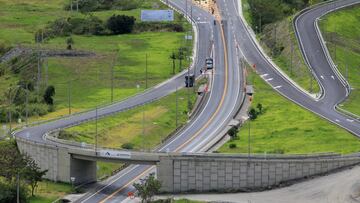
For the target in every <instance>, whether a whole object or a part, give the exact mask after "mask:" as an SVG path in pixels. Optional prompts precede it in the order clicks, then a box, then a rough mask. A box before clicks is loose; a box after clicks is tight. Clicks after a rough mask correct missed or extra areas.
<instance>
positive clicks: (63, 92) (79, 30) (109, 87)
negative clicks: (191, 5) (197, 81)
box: [0, 0, 192, 125]
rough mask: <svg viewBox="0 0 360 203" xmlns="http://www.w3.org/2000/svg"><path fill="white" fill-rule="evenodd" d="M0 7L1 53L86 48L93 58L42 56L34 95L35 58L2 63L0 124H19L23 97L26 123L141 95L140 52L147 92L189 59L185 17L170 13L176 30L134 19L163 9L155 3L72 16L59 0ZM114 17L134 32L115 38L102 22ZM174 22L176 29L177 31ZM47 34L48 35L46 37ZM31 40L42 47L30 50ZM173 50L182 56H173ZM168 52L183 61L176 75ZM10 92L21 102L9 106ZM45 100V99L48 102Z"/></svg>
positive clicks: (1, 0)
mask: <svg viewBox="0 0 360 203" xmlns="http://www.w3.org/2000/svg"><path fill="white" fill-rule="evenodd" d="M73 2H75V1H73ZM113 2H115V1H113ZM122 2H125V1H122ZM132 2H133V1H132ZM0 3H1V5H3V6H2V7H1V8H0V13H1V15H0V22H1V23H0V28H1V29H0V38H1V42H0V44H2V45H4V46H1V47H3V48H1V50H3V51H2V52H6V51H8V49H9V47H12V46H15V45H17V44H22V45H23V46H25V47H26V49H28V48H29V47H30V48H38V46H41V48H42V49H46V50H64V49H67V48H68V49H73V50H74V51H79V50H84V51H87V50H89V51H90V52H91V53H94V54H96V56H91V57H77V58H75V57H63V58H61V57H46V58H45V57H42V59H41V60H40V81H39V84H40V88H39V90H37V89H36V88H37V78H38V74H37V72H38V59H37V57H36V56H33V55H32V54H29V55H28V56H23V57H21V58H20V57H19V58H18V59H15V60H14V61H13V62H11V63H9V64H1V65H0V98H1V99H0V100H1V101H0V117H1V119H2V121H9V120H10V118H9V117H10V116H9V112H11V118H12V121H13V122H15V121H18V118H21V119H22V120H24V119H25V117H26V116H25V114H26V110H25V106H26V105H25V103H24V100H25V98H26V96H25V94H24V92H28V93H29V94H28V98H29V101H28V102H29V104H28V111H29V112H28V115H29V116H32V117H31V118H30V119H29V120H30V121H36V120H45V119H51V118H55V117H58V116H63V115H67V114H69V113H74V112H79V111H83V110H86V109H89V108H94V107H96V106H98V105H103V104H108V103H110V102H111V101H117V100H120V99H124V98H126V97H128V96H130V95H133V94H135V93H137V92H139V91H142V90H144V89H145V87H146V84H145V83H146V82H145V81H146V78H145V66H146V55H148V57H147V58H148V60H147V64H148V69H147V70H148V72H147V76H148V77H147V82H148V83H147V87H151V86H153V85H155V84H158V83H159V82H162V81H164V80H165V79H167V78H169V77H171V76H172V75H173V74H175V73H176V72H178V71H181V70H182V69H183V68H184V67H186V65H188V64H189V63H190V62H191V61H190V60H188V59H189V57H188V56H189V54H191V47H192V41H190V40H184V35H185V33H184V32H179V31H181V29H183V28H186V29H188V28H189V29H190V25H189V24H187V22H186V21H185V19H184V18H183V17H181V16H180V15H179V14H177V13H176V14H175V18H176V20H175V24H176V25H175V27H173V25H171V23H169V24H167V23H149V24H146V23H144V24H143V23H141V22H139V16H140V11H141V10H142V9H154V8H155V9H156V8H159V9H164V8H167V7H166V6H164V5H162V4H161V3H160V2H159V1H157V0H148V1H141V2H140V4H139V6H138V7H136V8H134V9H130V10H128V9H125V8H120V7H116V8H115V7H112V8H111V9H110V10H106V9H105V10H102V9H100V10H97V11H94V12H76V6H75V7H74V9H73V11H68V10H65V9H64V3H65V2H64V1H62V0H54V1H51V2H43V1H40V0H29V1H26V2H25V3H24V2H21V3H19V2H16V1H15V2H14V1H10V0H0ZM79 3H80V1H79ZM117 6H119V4H117ZM115 9H116V10H115ZM113 15H115V16H129V17H131V19H132V18H135V19H136V21H135V25H134V28H133V31H132V33H129V34H121V35H113V34H112V32H111V30H110V29H108V28H107V26H106V24H107V20H108V19H110V18H111V17H112V16H113ZM40 16H41V17H40ZM137 22H138V23H137ZM178 24H179V25H180V28H179V27H177V25H178ZM137 30H139V31H137ZM48 31H49V33H50V34H51V35H53V36H51V37H50V36H48V34H49V33H48ZM169 31H171V32H169ZM173 31H175V32H173ZM102 32H103V33H102ZM13 33H17V34H16V35H14V34H13ZM55 35H56V36H55ZM42 39H46V40H44V41H43V40H42ZM36 41H38V42H39V41H42V42H43V43H40V44H37V45H36V46H35V45H34V43H35V42H36ZM179 50H182V53H184V54H178V53H179V52H180V51H179ZM183 50H186V51H183ZM172 53H176V56H178V55H181V60H182V61H181V62H179V61H178V58H177V57H176V64H175V65H176V66H175V67H176V70H175V69H173V59H171V58H170V55H171V54H172ZM35 55H36V54H35ZM25 59H26V60H25ZM30 59H31V60H30ZM137 85H140V88H139V89H137V88H136V87H137ZM18 86H21V88H18ZM26 86H29V91H26ZM49 86H53V87H54V89H55V94H54V95H53V96H52V102H53V105H49V104H48V103H47V102H46V101H45V99H44V95H45V92H46V89H47V88H48V87H49ZM33 89H34V90H33ZM9 91H11V92H12V94H11V95H12V97H13V95H15V94H18V96H17V97H19V98H21V99H20V100H19V101H21V102H20V103H19V104H11V105H9V101H12V100H10V99H9V98H7V96H6V94H8V92H9ZM17 92H18V93H17ZM46 100H47V101H51V100H48V98H47V99H46ZM69 107H70V108H69ZM13 125H14V123H13Z"/></svg>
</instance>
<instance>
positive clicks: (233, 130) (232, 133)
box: [228, 126, 239, 139]
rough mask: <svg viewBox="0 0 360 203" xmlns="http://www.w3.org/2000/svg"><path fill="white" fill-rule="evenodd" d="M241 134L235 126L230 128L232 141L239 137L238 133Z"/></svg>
mask: <svg viewBox="0 0 360 203" xmlns="http://www.w3.org/2000/svg"><path fill="white" fill-rule="evenodd" d="M238 132H239V130H238V128H237V127H235V126H233V127H231V128H230V130H229V131H228V134H229V136H230V137H231V139H234V138H236V137H237V133H238Z"/></svg>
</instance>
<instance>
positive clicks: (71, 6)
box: [70, 0, 73, 12]
mask: <svg viewBox="0 0 360 203" xmlns="http://www.w3.org/2000/svg"><path fill="white" fill-rule="evenodd" d="M70 11H71V12H72V11H73V0H70Z"/></svg>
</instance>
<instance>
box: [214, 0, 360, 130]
mask: <svg viewBox="0 0 360 203" xmlns="http://www.w3.org/2000/svg"><path fill="white" fill-rule="evenodd" d="M356 3H360V1H359V0H342V1H334V2H331V3H328V4H324V5H322V6H318V7H315V8H314V9H310V10H308V11H306V12H303V13H302V14H300V15H299V16H298V17H297V18H296V19H295V24H294V28H295V31H296V33H297V38H298V40H299V42H300V45H301V49H302V53H303V55H304V57H305V58H306V61H307V63H308V64H309V67H310V69H311V71H312V73H313V74H314V75H315V77H316V78H317V80H318V82H319V84H320V85H321V87H322V90H323V91H322V95H321V97H319V98H313V97H311V96H310V95H309V94H308V93H306V92H304V91H303V90H302V89H301V88H299V87H298V86H296V85H295V84H294V83H293V82H292V81H291V80H290V79H289V78H288V77H287V76H286V75H284V74H283V73H282V72H281V71H279V69H278V68H277V67H276V66H275V65H274V64H273V63H272V62H271V61H270V60H269V59H270V58H269V57H268V56H265V55H264V54H263V52H262V51H261V48H260V47H259V46H258V44H257V42H256V40H255V39H254V36H253V35H252V33H251V32H250V31H249V29H248V27H247V25H246V24H245V22H244V18H242V17H241V15H240V11H241V10H240V1H238V0H219V1H218V5H219V7H220V10H221V11H222V15H223V16H228V17H229V18H230V19H231V20H230V22H229V23H230V25H231V26H230V27H231V29H232V32H233V34H234V35H235V38H236V41H237V43H238V44H239V47H240V49H241V50H242V52H243V54H244V56H245V58H246V60H247V61H248V62H249V64H256V71H257V74H259V75H260V76H261V77H262V78H263V79H264V80H265V81H266V82H267V83H268V84H269V85H270V86H271V87H273V89H274V90H276V91H277V92H278V93H280V94H281V95H283V96H284V97H286V98H287V99H289V100H291V101H293V102H295V103H296V104H298V105H300V106H302V107H303V108H305V109H308V110H309V111H311V112H313V113H315V114H317V115H319V116H321V117H322V118H325V119H327V120H329V121H330V122H332V123H334V124H336V125H338V126H340V127H342V128H344V129H346V130H348V131H350V132H351V133H353V134H354V135H356V136H358V137H360V121H358V120H356V119H354V118H352V117H349V116H346V115H344V114H342V113H339V112H338V111H336V109H335V107H336V106H337V105H338V104H339V103H341V102H342V101H344V99H346V97H347V96H348V93H349V88H348V85H347V83H346V82H345V81H344V79H343V77H342V76H341V75H340V74H339V73H338V71H337V70H336V68H335V67H334V66H333V62H332V60H331V58H330V57H329V56H328V55H327V53H326V51H325V49H324V48H323V46H324V44H323V43H322V41H321V37H318V33H319V31H318V30H317V27H316V26H315V25H316V20H317V19H318V18H320V17H321V16H323V15H324V14H326V13H328V12H330V11H333V10H334V9H337V8H342V7H344V6H349V5H352V4H356Z"/></svg>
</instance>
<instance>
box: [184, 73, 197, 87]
mask: <svg viewBox="0 0 360 203" xmlns="http://www.w3.org/2000/svg"><path fill="white" fill-rule="evenodd" d="M194 82H195V75H194V74H189V75H185V87H193V86H194Z"/></svg>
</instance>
